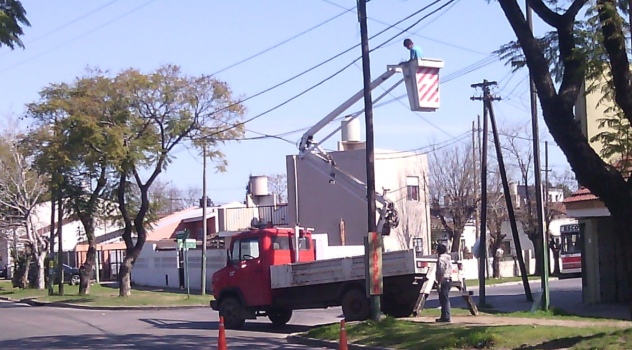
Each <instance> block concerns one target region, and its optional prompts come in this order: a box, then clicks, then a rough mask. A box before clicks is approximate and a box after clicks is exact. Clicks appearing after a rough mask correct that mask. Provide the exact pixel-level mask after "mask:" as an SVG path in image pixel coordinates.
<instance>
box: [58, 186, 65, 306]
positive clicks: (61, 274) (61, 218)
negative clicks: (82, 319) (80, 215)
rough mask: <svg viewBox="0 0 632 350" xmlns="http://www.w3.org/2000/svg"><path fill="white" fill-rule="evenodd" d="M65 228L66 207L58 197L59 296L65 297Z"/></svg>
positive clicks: (60, 197) (59, 196)
mask: <svg viewBox="0 0 632 350" xmlns="http://www.w3.org/2000/svg"><path fill="white" fill-rule="evenodd" d="M63 226H64V207H63V200H62V196H61V195H60V194H59V193H58V195H57V274H58V275H59V295H64V260H63V257H62V253H63V246H62V227H63Z"/></svg>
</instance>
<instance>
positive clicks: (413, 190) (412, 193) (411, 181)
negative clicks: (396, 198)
mask: <svg viewBox="0 0 632 350" xmlns="http://www.w3.org/2000/svg"><path fill="white" fill-rule="evenodd" d="M406 199H407V200H409V201H419V177H417V176H407V177H406Z"/></svg>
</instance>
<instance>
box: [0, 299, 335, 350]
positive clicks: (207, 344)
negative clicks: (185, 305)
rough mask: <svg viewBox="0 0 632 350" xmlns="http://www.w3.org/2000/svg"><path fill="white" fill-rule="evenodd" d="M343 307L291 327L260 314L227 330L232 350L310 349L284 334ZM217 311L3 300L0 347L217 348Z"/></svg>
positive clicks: (329, 318)
mask: <svg viewBox="0 0 632 350" xmlns="http://www.w3.org/2000/svg"><path fill="white" fill-rule="evenodd" d="M340 314H341V312H340V310H339V309H329V310H317V311H297V312H295V314H294V317H293V318H292V320H291V323H292V324H291V325H289V326H287V327H284V328H282V329H278V330H277V329H275V328H273V327H272V326H271V324H270V323H269V321H268V320H267V319H265V318H261V319H259V320H257V321H249V322H247V323H246V326H245V327H244V329H243V330H239V331H233V330H227V331H226V337H227V342H228V346H229V348H230V349H256V348H260V349H310V348H313V347H307V346H300V345H294V344H288V343H287V342H286V341H285V337H286V336H287V335H288V334H290V333H294V332H301V331H306V330H308V329H309V328H310V327H311V326H314V325H317V324H323V323H331V322H336V321H337V320H339V319H340V316H341V315H340ZM217 329H218V316H217V312H214V311H212V310H210V308H208V307H207V308H195V309H180V310H152V311H91V310H76V309H67V308H54V307H33V306H26V305H22V304H15V303H10V302H0V349H98V348H107V349H215V348H216V346H217V334H218V331H217Z"/></svg>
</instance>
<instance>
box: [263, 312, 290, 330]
mask: <svg viewBox="0 0 632 350" xmlns="http://www.w3.org/2000/svg"><path fill="white" fill-rule="evenodd" d="M268 318H269V319H270V321H271V322H272V324H273V325H275V326H277V327H281V326H285V325H286V324H287V323H288V322H290V319H291V318H292V310H291V309H275V310H270V311H268Z"/></svg>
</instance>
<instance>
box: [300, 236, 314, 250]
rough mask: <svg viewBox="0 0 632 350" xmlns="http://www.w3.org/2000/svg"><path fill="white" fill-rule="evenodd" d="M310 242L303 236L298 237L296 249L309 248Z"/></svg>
mask: <svg viewBox="0 0 632 350" xmlns="http://www.w3.org/2000/svg"><path fill="white" fill-rule="evenodd" d="M309 248H311V247H310V244H309V240H308V239H307V238H305V237H299V239H298V249H299V250H309Z"/></svg>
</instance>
